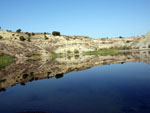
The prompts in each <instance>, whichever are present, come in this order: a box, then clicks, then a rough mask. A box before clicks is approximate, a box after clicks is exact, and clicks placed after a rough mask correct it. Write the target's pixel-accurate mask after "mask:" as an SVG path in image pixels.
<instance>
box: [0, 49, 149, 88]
mask: <svg viewBox="0 0 150 113" xmlns="http://www.w3.org/2000/svg"><path fill="white" fill-rule="evenodd" d="M125 62H146V63H150V52H149V51H145V52H138V53H137V52H134V53H131V54H122V55H118V56H94V55H93V56H81V55H77V56H74V57H69V59H68V56H67V57H61V58H57V59H56V60H55V61H48V62H41V61H35V62H28V61H26V62H23V63H22V62H21V63H20V62H17V63H15V64H11V65H10V66H7V67H5V68H4V69H2V70H0V91H5V90H6V88H7V87H10V86H14V85H16V84H21V85H25V83H26V82H32V81H35V80H39V79H45V78H51V77H54V76H55V78H56V79H60V78H62V77H63V76H64V74H65V73H69V72H72V71H80V70H85V69H89V68H91V67H93V66H96V65H107V64H115V63H120V64H123V63H125Z"/></svg>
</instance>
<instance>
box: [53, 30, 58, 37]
mask: <svg viewBox="0 0 150 113" xmlns="http://www.w3.org/2000/svg"><path fill="white" fill-rule="evenodd" d="M52 35H53V36H60V32H58V31H53V32H52Z"/></svg>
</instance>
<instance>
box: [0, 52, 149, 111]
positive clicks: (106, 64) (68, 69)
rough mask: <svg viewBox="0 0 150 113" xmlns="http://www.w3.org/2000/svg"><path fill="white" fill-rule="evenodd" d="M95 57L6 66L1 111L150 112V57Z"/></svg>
mask: <svg viewBox="0 0 150 113" xmlns="http://www.w3.org/2000/svg"><path fill="white" fill-rule="evenodd" d="M137 56H138V57H137ZM94 58H95V56H94V57H93V56H90V57H86V58H85V59H81V58H79V59H76V60H74V59H71V60H67V59H61V58H60V59H57V62H56V61H53V62H51V61H50V62H49V63H47V64H43V65H41V64H40V63H39V62H32V63H31V62H27V63H25V64H14V65H10V66H9V67H6V68H5V70H2V71H1V76H2V74H4V73H5V74H6V75H7V76H6V75H5V76H3V77H1V80H4V79H5V81H2V82H1V83H0V85H1V88H3V91H2V92H0V113H20V112H23V113H27V112H29V113H31V112H33V113H40V112H42V113H150V64H148V63H146V62H148V61H150V60H149V55H147V56H145V55H143V54H140V55H139V54H136V55H135V54H134V55H128V56H119V57H117V56H109V57H108V56H100V57H99V56H96V58H95V59H96V60H94ZM94 61H95V62H94ZM125 61H126V62H125ZM78 62H80V64H79V63H78ZM112 63H113V64H112ZM29 64H32V65H29ZM13 67H14V68H15V71H14V69H13ZM6 70H7V72H6ZM24 73H26V74H27V76H25V75H24ZM63 73H64V74H63ZM54 75H57V76H54ZM20 76H21V77H20ZM46 78H47V79H46ZM30 81H32V82H30ZM14 85H15V86H14ZM4 90H5V91H4Z"/></svg>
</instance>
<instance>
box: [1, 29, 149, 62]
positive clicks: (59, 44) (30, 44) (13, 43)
mask: <svg viewBox="0 0 150 113" xmlns="http://www.w3.org/2000/svg"><path fill="white" fill-rule="evenodd" d="M29 34H30V35H29ZM0 36H1V37H2V38H0V52H2V53H5V54H8V55H11V56H15V57H16V58H18V59H20V58H21V59H26V57H27V56H29V55H30V56H31V55H37V54H40V55H41V58H42V60H43V61H46V60H47V59H48V58H50V57H51V54H50V53H51V52H52V51H53V52H55V53H68V52H72V53H75V51H76V52H78V53H83V52H85V51H94V50H98V49H102V48H111V47H124V46H126V47H130V48H131V49H138V50H139V49H150V33H148V34H147V35H145V36H141V37H131V38H114V39H92V38H89V37H85V36H63V35H62V36H53V35H51V34H44V33H24V32H21V33H16V32H10V31H3V30H0ZM20 36H23V37H24V38H25V39H26V40H25V41H21V40H20V39H19V37H20ZM29 38H30V40H29Z"/></svg>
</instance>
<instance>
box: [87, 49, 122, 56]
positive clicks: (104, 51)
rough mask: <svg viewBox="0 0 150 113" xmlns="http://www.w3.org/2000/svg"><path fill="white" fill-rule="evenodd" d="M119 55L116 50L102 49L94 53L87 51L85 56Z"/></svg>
mask: <svg viewBox="0 0 150 113" xmlns="http://www.w3.org/2000/svg"><path fill="white" fill-rule="evenodd" d="M118 53H119V51H118V50H116V49H102V50H96V51H88V52H86V53H85V54H86V55H117V54H118Z"/></svg>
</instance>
